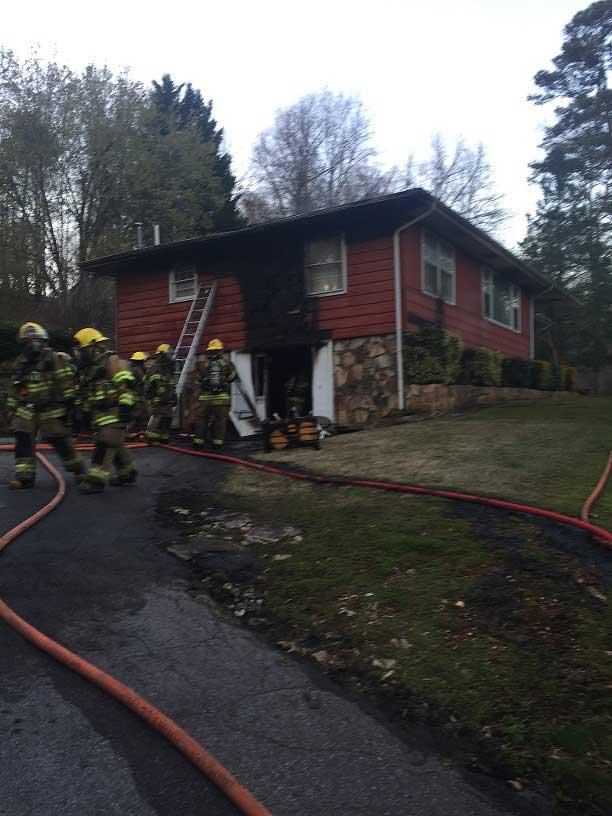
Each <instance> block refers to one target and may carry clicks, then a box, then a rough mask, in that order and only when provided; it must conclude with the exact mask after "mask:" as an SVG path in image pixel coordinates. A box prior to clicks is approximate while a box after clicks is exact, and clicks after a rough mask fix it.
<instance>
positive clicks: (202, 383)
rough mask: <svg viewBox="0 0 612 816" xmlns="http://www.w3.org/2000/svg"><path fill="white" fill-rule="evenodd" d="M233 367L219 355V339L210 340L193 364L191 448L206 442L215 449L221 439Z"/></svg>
mask: <svg viewBox="0 0 612 816" xmlns="http://www.w3.org/2000/svg"><path fill="white" fill-rule="evenodd" d="M236 376H237V375H236V369H235V368H234V366H233V365H232V363H228V362H227V361H226V360H225V359H224V357H223V343H222V342H221V340H211V341H210V343H209V344H208V346H207V348H206V356H205V358H204V359H202V360H199V361H198V362H197V363H196V389H197V391H198V398H197V407H196V426H195V435H194V437H193V447H194V448H195V449H196V450H202V448H203V447H204V443H205V442H207V441H210V442H211V443H212V445H213V447H215V448H221V447H222V446H223V443H224V442H225V431H226V428H227V418H228V415H229V408H230V395H229V385H230V383H232V382H234V380H235V379H236Z"/></svg>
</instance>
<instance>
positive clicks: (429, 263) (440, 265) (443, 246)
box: [421, 232, 455, 305]
mask: <svg viewBox="0 0 612 816" xmlns="http://www.w3.org/2000/svg"><path fill="white" fill-rule="evenodd" d="M421 257H422V261H423V262H422V269H421V279H422V280H421V286H422V289H423V291H424V292H425V294H427V295H431V296H432V297H437V298H441V299H442V300H443V301H444V302H445V303H450V304H451V305H454V304H455V250H454V249H453V247H452V246H451V245H450V244H447V243H446V241H442V240H440V239H439V238H437V237H436V236H435V235H432V234H431V233H430V232H423V247H422V253H421Z"/></svg>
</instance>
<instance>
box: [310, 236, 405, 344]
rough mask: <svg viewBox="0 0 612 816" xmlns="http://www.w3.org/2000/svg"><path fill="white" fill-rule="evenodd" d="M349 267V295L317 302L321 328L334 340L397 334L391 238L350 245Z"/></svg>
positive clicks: (347, 261)
mask: <svg viewBox="0 0 612 816" xmlns="http://www.w3.org/2000/svg"><path fill="white" fill-rule="evenodd" d="M346 267H347V291H346V294H343V295H327V296H325V297H319V298H316V300H317V307H318V310H319V323H318V325H319V328H321V329H327V330H330V331H331V335H332V338H334V339H341V338H346V337H364V336H367V335H370V334H390V333H391V332H393V331H395V311H394V310H395V306H394V301H393V241H392V239H391V237H390V236H389V237H388V238H380V239H378V240H375V241H367V242H364V243H360V244H348V245H347V247H346ZM313 300H314V298H313Z"/></svg>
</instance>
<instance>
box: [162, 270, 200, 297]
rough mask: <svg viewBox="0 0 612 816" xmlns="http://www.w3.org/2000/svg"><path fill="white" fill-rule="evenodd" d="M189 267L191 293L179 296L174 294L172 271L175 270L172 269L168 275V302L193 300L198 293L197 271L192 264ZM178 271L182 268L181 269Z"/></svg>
mask: <svg viewBox="0 0 612 816" xmlns="http://www.w3.org/2000/svg"><path fill="white" fill-rule="evenodd" d="M191 268H192V269H193V287H194V288H193V295H183V296H181V297H176V296H175V293H174V292H175V286H174V273H175V271H176V270H175V269H172V270H171V271H170V274H169V275H168V303H184V302H185V301H187V300H193V299H194V298H195V296H196V295H197V294H198V273H197V271H196V268H195V266H192V267H191ZM180 271H183V270H182V269H181V270H180Z"/></svg>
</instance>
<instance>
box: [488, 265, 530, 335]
mask: <svg viewBox="0 0 612 816" xmlns="http://www.w3.org/2000/svg"><path fill="white" fill-rule="evenodd" d="M482 311H483V315H484V316H485V317H486V319H487V320H491V321H492V322H493V323H499V324H500V326H505V327H506V328H507V329H512V331H515V332H520V330H521V290H520V289H519V288H518V286H515V285H514V284H513V283H510V281H507V280H504V278H503V277H502V276H501V275H499V274H498V273H496V272H494V271H493V270H492V269H487V268H485V269H483V271H482Z"/></svg>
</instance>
